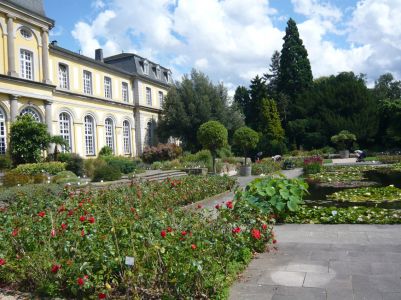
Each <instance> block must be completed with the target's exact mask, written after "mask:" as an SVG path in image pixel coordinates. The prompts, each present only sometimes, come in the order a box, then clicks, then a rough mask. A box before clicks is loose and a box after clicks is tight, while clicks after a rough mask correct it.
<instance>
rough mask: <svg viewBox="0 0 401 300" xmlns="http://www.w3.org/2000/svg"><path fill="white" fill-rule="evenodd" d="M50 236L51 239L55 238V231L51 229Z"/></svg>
mask: <svg viewBox="0 0 401 300" xmlns="http://www.w3.org/2000/svg"><path fill="white" fill-rule="evenodd" d="M50 235H51V236H52V237H55V236H56V230H54V229H52V231H51V232H50Z"/></svg>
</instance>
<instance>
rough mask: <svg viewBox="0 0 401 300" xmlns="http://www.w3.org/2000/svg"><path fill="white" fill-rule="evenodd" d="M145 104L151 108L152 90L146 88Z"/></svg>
mask: <svg viewBox="0 0 401 300" xmlns="http://www.w3.org/2000/svg"><path fill="white" fill-rule="evenodd" d="M146 104H147V105H149V106H152V89H151V88H150V87H147V88H146Z"/></svg>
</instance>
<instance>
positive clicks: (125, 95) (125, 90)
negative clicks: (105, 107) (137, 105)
mask: <svg viewBox="0 0 401 300" xmlns="http://www.w3.org/2000/svg"><path fill="white" fill-rule="evenodd" d="M121 89H122V93H121V95H122V98H123V101H124V102H129V92H128V90H129V88H128V83H127V82H123V83H122V84H121Z"/></svg>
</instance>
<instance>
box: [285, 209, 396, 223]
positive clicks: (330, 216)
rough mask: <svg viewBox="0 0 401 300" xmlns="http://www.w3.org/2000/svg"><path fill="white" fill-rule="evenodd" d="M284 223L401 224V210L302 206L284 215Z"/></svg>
mask: <svg viewBox="0 0 401 300" xmlns="http://www.w3.org/2000/svg"><path fill="white" fill-rule="evenodd" d="M285 223H296V224H401V210H399V209H383V208H373V207H363V206H354V207H345V208H339V207H322V206H314V207H308V206H302V207H301V209H300V210H299V211H297V212H296V213H293V214H291V215H289V216H287V217H286V219H285Z"/></svg>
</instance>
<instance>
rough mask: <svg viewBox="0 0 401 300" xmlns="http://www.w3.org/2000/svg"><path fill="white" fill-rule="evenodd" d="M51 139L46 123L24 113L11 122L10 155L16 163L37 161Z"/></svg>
mask: <svg viewBox="0 0 401 300" xmlns="http://www.w3.org/2000/svg"><path fill="white" fill-rule="evenodd" d="M50 141H51V137H50V134H49V133H48V132H47V126H46V125H45V124H42V123H39V122H36V121H35V120H34V119H33V118H32V116H30V115H23V116H19V117H17V120H16V121H15V122H13V123H12V124H11V130H10V155H11V159H12V161H13V163H14V165H19V164H26V163H36V162H38V161H39V160H40V158H41V156H42V151H44V150H46V149H47V148H48V147H49V143H50Z"/></svg>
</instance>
